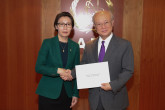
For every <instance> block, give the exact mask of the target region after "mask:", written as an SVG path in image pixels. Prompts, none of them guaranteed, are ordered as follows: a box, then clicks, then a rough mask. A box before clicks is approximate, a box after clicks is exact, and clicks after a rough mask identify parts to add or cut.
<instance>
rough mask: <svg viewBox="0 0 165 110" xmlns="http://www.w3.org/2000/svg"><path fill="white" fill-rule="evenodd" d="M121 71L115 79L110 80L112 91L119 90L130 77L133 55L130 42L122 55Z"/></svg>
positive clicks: (132, 68)
mask: <svg viewBox="0 0 165 110" xmlns="http://www.w3.org/2000/svg"><path fill="white" fill-rule="evenodd" d="M121 62H122V64H121V65H122V71H121V73H120V74H119V76H118V78H117V79H116V80H113V81H111V82H110V85H111V87H112V90H113V92H114V93H116V92H117V91H120V89H121V88H122V87H123V86H124V85H125V84H126V82H127V81H128V80H129V79H130V78H131V76H132V75H133V72H134V55H133V49H132V46H131V43H130V42H129V43H128V45H127V48H126V50H125V52H124V54H123V57H122V61H121Z"/></svg>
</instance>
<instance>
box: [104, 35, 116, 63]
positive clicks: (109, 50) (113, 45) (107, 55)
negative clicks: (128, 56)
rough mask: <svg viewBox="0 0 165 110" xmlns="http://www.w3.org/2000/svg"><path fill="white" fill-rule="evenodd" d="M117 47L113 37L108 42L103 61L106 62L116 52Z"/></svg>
mask: <svg viewBox="0 0 165 110" xmlns="http://www.w3.org/2000/svg"><path fill="white" fill-rule="evenodd" d="M117 46H118V45H117V40H116V37H115V36H114V35H113V37H112V39H111V41H110V42H109V45H108V48H107V51H106V53H105V56H104V59H103V61H107V60H108V59H110V58H112V57H111V56H112V54H113V53H114V51H115V50H116V48H117Z"/></svg>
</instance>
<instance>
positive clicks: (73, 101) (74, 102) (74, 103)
mask: <svg viewBox="0 0 165 110" xmlns="http://www.w3.org/2000/svg"><path fill="white" fill-rule="evenodd" d="M77 102H78V98H77V97H74V96H73V97H72V102H71V106H70V108H72V107H73V106H75V105H76V103H77Z"/></svg>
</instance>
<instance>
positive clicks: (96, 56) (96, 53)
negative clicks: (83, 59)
mask: <svg viewBox="0 0 165 110" xmlns="http://www.w3.org/2000/svg"><path fill="white" fill-rule="evenodd" d="M98 40H99V38H98V37H97V38H96V40H94V41H93V45H92V53H93V56H94V59H95V61H96V62H98Z"/></svg>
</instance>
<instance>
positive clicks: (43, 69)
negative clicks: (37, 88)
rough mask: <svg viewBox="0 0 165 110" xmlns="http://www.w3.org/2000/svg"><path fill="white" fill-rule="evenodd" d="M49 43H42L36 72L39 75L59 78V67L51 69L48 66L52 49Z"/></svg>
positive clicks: (46, 41)
mask: <svg viewBox="0 0 165 110" xmlns="http://www.w3.org/2000/svg"><path fill="white" fill-rule="evenodd" d="M48 43H49V42H48V39H46V40H44V41H43V43H42V46H41V48H40V51H39V54H38V58H37V62H36V67H35V70H36V72H37V73H40V74H43V75H47V76H50V77H55V76H59V74H58V73H57V68H58V67H51V66H48V65H47V64H46V62H47V56H48V54H49V48H50V45H49V44H48Z"/></svg>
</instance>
